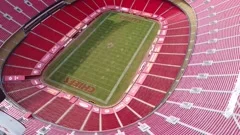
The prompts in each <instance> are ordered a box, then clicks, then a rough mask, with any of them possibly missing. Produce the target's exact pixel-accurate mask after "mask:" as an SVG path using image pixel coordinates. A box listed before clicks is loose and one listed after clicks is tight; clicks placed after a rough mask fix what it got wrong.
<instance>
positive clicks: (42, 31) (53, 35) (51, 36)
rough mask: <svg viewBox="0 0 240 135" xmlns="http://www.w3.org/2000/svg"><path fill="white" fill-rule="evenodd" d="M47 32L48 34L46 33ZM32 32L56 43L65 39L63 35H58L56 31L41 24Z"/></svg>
mask: <svg viewBox="0 0 240 135" xmlns="http://www.w3.org/2000/svg"><path fill="white" fill-rule="evenodd" d="M46 31H47V32H46ZM32 32H34V33H36V34H38V35H40V36H42V37H44V38H46V39H48V40H50V41H53V42H55V43H57V42H58V41H60V40H61V39H62V37H63V35H61V34H59V33H57V32H56V31H54V30H52V29H50V28H49V27H46V26H44V25H41V24H39V25H38V26H37V27H35V28H34V29H33V30H32Z"/></svg>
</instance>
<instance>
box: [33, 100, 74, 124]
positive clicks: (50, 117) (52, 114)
mask: <svg viewBox="0 0 240 135" xmlns="http://www.w3.org/2000/svg"><path fill="white" fill-rule="evenodd" d="M71 104H72V103H70V102H68V100H66V99H65V98H56V99H54V100H53V101H52V102H51V103H49V104H48V105H47V106H46V107H44V108H42V110H40V111H39V112H38V113H37V116H38V117H40V118H43V119H44V120H47V121H49V122H56V121H57V120H58V119H59V118H60V117H61V116H62V115H63V114H64V112H65V111H67V109H68V108H69V107H70V106H71Z"/></svg>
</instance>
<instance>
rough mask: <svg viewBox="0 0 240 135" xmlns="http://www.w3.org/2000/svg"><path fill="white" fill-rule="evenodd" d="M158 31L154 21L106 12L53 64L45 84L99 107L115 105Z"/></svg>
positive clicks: (48, 71)
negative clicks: (92, 102)
mask: <svg viewBox="0 0 240 135" xmlns="http://www.w3.org/2000/svg"><path fill="white" fill-rule="evenodd" d="M158 29H159V25H158V24H157V23H156V22H155V21H152V20H147V19H145V18H141V17H137V16H134V15H129V14H124V13H117V12H107V13H105V14H103V15H101V16H100V17H99V18H97V19H96V21H94V23H92V24H91V25H90V26H89V28H87V29H86V31H85V32H84V33H83V34H82V35H81V36H79V38H78V39H76V41H74V42H73V43H72V44H71V45H70V46H69V47H68V48H67V49H65V50H64V51H63V52H62V53H61V55H60V56H59V57H58V58H57V59H56V60H54V61H53V62H52V63H51V65H50V66H49V67H48V68H47V70H46V72H45V73H44V77H45V78H44V80H45V82H46V83H48V84H50V85H52V86H54V87H56V88H59V89H61V90H64V91H66V92H69V93H72V94H74V95H77V96H79V97H82V98H84V99H85V100H90V101H94V102H95V103H97V104H99V105H110V104H113V103H115V102H116V101H118V100H119V98H121V95H122V94H123V93H124V91H126V89H127V87H128V86H129V84H130V83H131V80H132V79H133V77H134V75H135V73H136V70H137V68H138V67H139V66H140V63H141V62H142V59H143V58H144V56H145V55H146V52H147V50H148V49H149V47H150V45H151V43H152V41H153V40H154V38H155V36H156V34H157V31H158Z"/></svg>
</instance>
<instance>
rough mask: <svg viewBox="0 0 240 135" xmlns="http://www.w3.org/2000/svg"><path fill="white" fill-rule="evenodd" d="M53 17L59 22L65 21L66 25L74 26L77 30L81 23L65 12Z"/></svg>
mask: <svg viewBox="0 0 240 135" xmlns="http://www.w3.org/2000/svg"><path fill="white" fill-rule="evenodd" d="M53 16H54V17H55V18H56V19H59V20H61V21H63V22H64V23H66V24H68V25H70V26H72V27H73V28H75V27H76V26H77V25H78V24H79V23H80V22H79V21H78V20H77V19H76V18H74V17H72V16H70V15H69V14H67V13H66V12H64V11H63V10H59V11H58V12H56V13H54V15H53Z"/></svg>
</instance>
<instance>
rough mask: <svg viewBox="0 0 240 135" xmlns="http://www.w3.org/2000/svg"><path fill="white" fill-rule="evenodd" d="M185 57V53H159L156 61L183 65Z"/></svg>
mask: <svg viewBox="0 0 240 135" xmlns="http://www.w3.org/2000/svg"><path fill="white" fill-rule="evenodd" d="M184 58H185V55H170V54H159V55H158V56H157V59H156V61H155V62H156V63H161V64H170V65H182V63H183V60H184Z"/></svg>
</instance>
